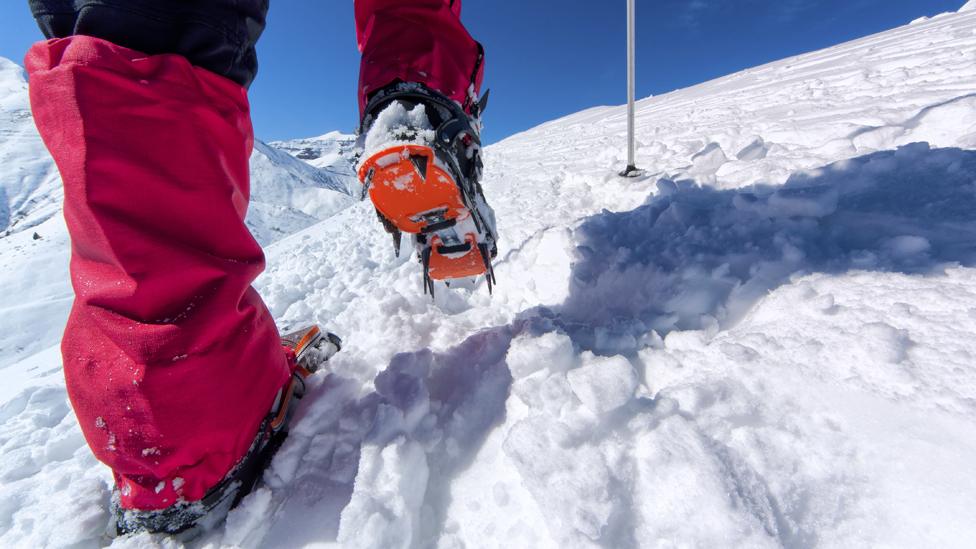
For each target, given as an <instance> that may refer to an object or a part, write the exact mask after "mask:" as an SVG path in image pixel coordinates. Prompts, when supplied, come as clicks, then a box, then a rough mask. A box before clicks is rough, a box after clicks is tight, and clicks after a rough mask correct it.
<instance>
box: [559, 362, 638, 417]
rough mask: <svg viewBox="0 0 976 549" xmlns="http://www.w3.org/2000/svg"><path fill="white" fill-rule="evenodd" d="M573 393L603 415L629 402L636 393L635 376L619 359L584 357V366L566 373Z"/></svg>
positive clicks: (632, 369) (593, 410) (587, 405)
mask: <svg viewBox="0 0 976 549" xmlns="http://www.w3.org/2000/svg"><path fill="white" fill-rule="evenodd" d="M567 376H568V377H569V385H570V386H571V387H572V388H573V393H575V394H576V396H577V398H579V399H580V401H581V402H582V403H583V405H584V406H586V407H587V408H589V409H590V411H592V412H593V413H596V414H603V413H606V412H610V411H613V410H616V409H617V408H620V407H621V406H623V405H624V404H627V402H629V401H630V399H631V398H633V396H634V392H635V391H636V390H637V373H636V372H635V371H634V367H633V366H631V364H630V361H628V360H627V359H626V358H624V357H622V356H615V357H610V358H604V357H598V356H596V355H594V354H593V353H589V352H587V353H584V354H583V367H582V368H579V369H577V370H573V371H571V372H569V374H567Z"/></svg>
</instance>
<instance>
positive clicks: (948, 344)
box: [0, 3, 976, 547]
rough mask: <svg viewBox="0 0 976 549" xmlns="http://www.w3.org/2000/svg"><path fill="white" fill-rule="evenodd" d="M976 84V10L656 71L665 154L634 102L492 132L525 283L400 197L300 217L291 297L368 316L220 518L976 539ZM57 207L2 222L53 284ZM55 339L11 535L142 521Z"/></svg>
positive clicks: (515, 256)
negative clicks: (735, 59) (449, 285)
mask: <svg viewBox="0 0 976 549" xmlns="http://www.w3.org/2000/svg"><path fill="white" fill-rule="evenodd" d="M970 4H971V3H970ZM970 4H967V7H969V6H970ZM974 90H976V11H974V10H972V9H968V10H966V11H961V12H960V13H958V14H946V15H942V16H938V17H934V18H931V19H929V20H926V21H918V22H915V23H914V24H912V25H908V26H905V27H901V28H898V29H894V30H892V31H889V32H885V33H881V34H878V35H875V36H871V37H868V38H864V39H861V40H857V41H854V42H850V43H847V44H842V45H839V46H836V47H834V48H829V49H827V50H823V51H819V52H814V53H810V54H806V55H801V56H798V57H793V58H790V59H785V60H783V61H780V62H777V63H772V64H769V65H765V66H762V67H757V68H754V69H750V70H746V71H743V72H741V73H737V74H734V75H730V76H727V77H725V78H720V79H718V80H715V81H712V82H707V83H705V84H702V85H699V86H695V87H692V88H688V89H685V90H680V91H676V92H673V93H670V94H667V95H663V96H660V97H654V98H650V99H647V100H644V101H642V102H641V103H640V104H639V110H638V128H639V134H638V138H639V147H638V157H637V160H638V165H639V166H641V167H643V168H645V169H646V170H647V171H648V173H647V175H646V176H644V177H642V178H638V179H622V178H619V177H617V176H616V175H615V172H616V171H618V170H619V169H621V168H622V167H623V165H624V163H625V160H624V151H625V146H624V144H625V138H624V132H625V129H626V119H625V110H624V109H623V108H621V107H599V108H594V109H590V110H587V111H584V112H582V113H578V114H576V115H572V116H569V117H566V118H563V119H561V120H556V121H553V122H550V123H548V124H544V125H542V126H540V127H538V128H535V129H533V130H530V131H528V132H524V133H522V134H519V135H516V136H514V137H512V138H510V139H507V140H505V141H503V142H501V143H499V144H497V145H494V146H492V147H489V148H488V149H487V151H486V156H487V161H488V164H487V166H486V181H485V185H484V186H485V190H486V193H487V195H488V199H489V201H490V202H491V203H492V205H493V206H494V207H495V209H496V213H497V214H498V224H499V230H500V233H501V236H502V238H503V240H502V242H501V256H500V261H499V263H498V267H497V274H498V280H499V286H498V287H497V288H496V293H495V296H494V297H489V296H488V294H487V292H486V291H485V288H483V287H482V286H481V285H471V286H468V287H462V288H455V289H453V290H447V289H445V288H443V287H439V288H438V293H437V299H436V301H433V302H432V301H431V300H430V299H429V298H428V297H425V296H424V295H423V293H422V291H421V273H420V270H419V268H418V265H417V263H416V261H415V260H414V259H413V258H410V257H407V256H406V254H405V255H404V256H403V257H401V258H400V259H396V258H394V256H393V254H392V253H390V250H389V239H388V236H387V235H386V234H385V233H384V232H383V230H382V229H381V228H380V227H379V226H378V224H376V223H375V221H374V218H373V216H372V212H371V208H370V205H369V203H368V202H355V203H352V205H351V206H350V207H347V208H345V209H343V210H341V211H339V212H338V213H336V214H335V215H334V216H332V217H330V218H328V219H326V220H325V221H323V222H320V223H317V224H315V225H312V226H309V227H307V228H305V229H303V230H301V231H299V232H297V233H295V234H293V235H291V236H288V237H286V238H284V239H282V240H280V241H278V242H275V243H273V244H271V245H270V246H268V247H267V253H268V260H269V261H268V263H269V270H268V272H267V273H266V274H265V275H264V276H263V277H262V278H261V279H259V283H258V288H259V290H260V291H261V293H262V295H264V297H265V298H266V300H267V302H268V304H269V306H270V307H271V309H272V311H273V313H274V314H275V316H276V318H277V319H278V320H279V323H280V324H281V325H282V326H283V327H286V326H290V325H295V324H301V323H307V322H311V321H315V322H319V323H321V324H323V325H325V326H328V327H329V328H330V329H331V330H333V331H335V332H337V333H339V334H341V335H342V336H343V337H344V339H345V343H346V346H345V348H344V350H343V351H342V352H341V353H340V354H339V355H337V356H336V357H335V359H334V360H333V363H332V364H331V368H330V372H328V373H326V374H320V375H318V376H316V377H314V378H313V379H311V380H310V382H311V390H310V393H309V394H308V395H307V396H306V398H305V400H304V401H303V403H302V406H301V408H300V409H299V411H298V414H297V417H296V422H295V425H294V428H293V431H292V434H291V436H290V437H289V439H288V441H287V442H286V443H285V445H284V447H283V448H282V449H281V451H280V453H279V454H278V456H277V457H276V459H275V461H274V462H273V464H272V467H271V469H270V470H269V472H268V473H267V474H266V475H265V478H264V480H265V483H264V486H263V487H261V488H260V489H259V490H258V491H257V492H255V493H254V494H253V495H251V496H250V497H249V498H248V499H247V500H245V501H244V503H243V504H242V505H241V507H240V508H238V509H237V510H235V511H234V512H232V513H231V516H230V517H229V519H228V521H227V523H226V525H222V526H221V527H219V528H218V529H216V530H215V531H213V532H210V533H209V534H207V535H206V536H205V537H204V538H202V539H200V540H197V541H195V542H193V543H192V544H191V545H193V546H207V547H223V546H238V547H301V546H312V545H314V546H323V547H329V546H344V547H430V546H437V547H597V546H603V547H636V546H682V547H684V546H688V547H811V546H822V547H872V546H886V547H923V546H935V547H968V546H971V544H972V539H974V538H976V522H974V521H973V520H972V517H973V514H972V509H973V508H974V507H976V475H974V474H973V473H972V465H971V464H972V463H973V462H976V419H974V418H976V368H974V359H976V338H974V337H973V335H972V334H973V333H974V332H976V175H974V174H976V93H974ZM304 147H305V146H304V145H295V146H290V147H286V148H287V149H288V150H289V151H290V152H292V154H295V156H296V157H299V158H301V157H302V155H303V153H302V151H303V150H304ZM309 149H310V151H311V152H310V153H308V154H306V155H305V156H308V157H312V156H315V154H317V152H316V151H319V150H320V149H316V148H315V147H311V146H310V147H309ZM324 156H325V154H324V153H323V154H321V155H320V156H319V157H320V158H321V157H324ZM310 160H311V161H313V162H314V161H315V158H310ZM290 166H291V167H292V168H295V169H297V167H296V166H295V165H290ZM313 167H314V166H313ZM350 227H355V230H350ZM41 228H43V227H41ZM38 230H39V231H40V229H38ZM46 232H47V230H46V229H44V231H42V232H41V235H42V239H41V240H39V241H34V240H30V238H32V237H31V236H30V235H26V234H24V235H23V236H21V235H19V234H18V235H12V236H10V237H5V238H4V239H0V244H3V245H6V244H5V242H7V241H8V239H14V238H20V240H10V242H16V245H15V246H17V247H19V248H17V247H14V248H3V249H0V254H2V255H0V257H3V258H4V261H3V262H0V276H2V277H5V278H0V282H2V283H3V288H4V289H5V290H6V289H7V288H8V286H7V284H12V283H13V284H20V285H19V286H17V287H15V291H16V292H22V293H24V295H26V296H27V297H26V298H24V299H25V303H30V304H32V305H31V306H34V305H36V306H38V307H40V304H39V303H40V301H41V300H42V299H48V298H49V297H50V296H51V295H54V294H52V293H50V292H49V291H47V290H45V291H42V290H37V291H36V292H35V293H30V291H31V290H30V283H29V282H27V281H25V279H28V278H30V275H27V274H25V273H28V272H30V273H33V272H34V270H35V269H37V268H39V267H41V266H42V264H40V263H38V264H33V263H32V264H26V263H25V261H29V260H28V259H25V257H31V256H30V253H29V251H30V250H31V249H32V248H31V246H39V245H40V244H39V243H42V242H48V240H49V239H48V237H47V236H45V234H46ZM50 240H51V241H52V242H53V243H52V244H51V247H52V248H51V249H52V250H53V249H54V248H55V247H57V249H58V250H60V253H61V254H63V253H64V251H63V250H64V245H65V244H64V242H63V241H55V240H54V239H53V238H52V239H50ZM11 249H16V250H20V252H18V253H23V254H24V255H21V256H17V255H11V254H12V252H10V251H8V250H11ZM51 253H54V252H51ZM11 264H12V265H15V266H14V267H8V265H11ZM25 265H28V267H25ZM2 269H12V270H9V271H3V270H2ZM17 269H20V270H17ZM3 273H8V274H3ZM18 274H19V276H17V275H18ZM59 276H63V273H60V274H59ZM50 283H51V284H54V281H53V279H52V280H51V281H50ZM4 293H5V294H10V293H15V292H7V291H5V292H4ZM64 297H65V296H62V298H64ZM4 299H7V298H4ZM5 312H7V314H5V315H4V318H6V319H7V321H6V322H5V326H6V325H9V323H10V322H16V319H17V318H20V317H19V313H16V312H14V311H7V310H5ZM11 319H13V320H11ZM36 319H37V322H36V323H25V326H24V327H23V328H22V329H23V330H27V331H28V333H29V332H30V331H31V330H40V328H38V327H37V325H40V324H42V323H44V322H45V321H46V320H47V318H46V317H44V315H43V314H42V313H41V312H38V313H37V314H36ZM38 340H40V341H47V342H50V343H52V346H51V347H50V348H45V349H41V348H40V347H38V348H37V349H34V348H32V351H31V353H26V352H24V353H22V354H20V355H18V356H17V360H18V362H16V363H15V364H13V365H11V366H8V367H7V368H5V369H4V374H5V375H4V377H5V381H6V384H5V385H3V386H0V402H3V403H4V404H3V405H2V407H0V455H2V459H0V545H4V546H76V547H86V546H97V545H101V544H106V543H110V542H111V540H108V539H107V538H105V537H104V536H103V529H104V526H105V523H106V521H107V514H106V511H105V505H106V501H107V499H108V493H109V490H110V488H111V479H110V476H109V475H108V473H107V471H106V470H105V469H104V468H103V467H101V466H99V465H98V464H97V463H96V462H95V460H94V458H93V457H92V456H91V454H90V453H89V452H88V450H87V448H86V447H85V445H84V441H83V439H82V437H81V434H80V431H79V429H78V425H77V422H76V421H75V419H74V416H73V415H72V414H71V412H70V407H69V405H68V403H67V400H66V396H65V392H64V388H63V382H62V381H61V376H60V364H59V357H58V354H57V349H56V348H55V347H54V346H53V342H54V341H53V339H52V338H51V337H48V338H47V339H42V338H38V337H34V339H33V340H32V341H38ZM35 350H36V351H37V352H36V353H35V352H34V351H35ZM28 354H29V355H30V356H28ZM24 357H26V358H24ZM113 543H114V545H115V546H120V547H123V546H145V545H152V544H159V545H164V546H171V545H175V544H173V543H170V542H166V541H164V540H161V539H151V537H149V536H137V537H134V538H130V539H121V540H115V541H114V542H113Z"/></svg>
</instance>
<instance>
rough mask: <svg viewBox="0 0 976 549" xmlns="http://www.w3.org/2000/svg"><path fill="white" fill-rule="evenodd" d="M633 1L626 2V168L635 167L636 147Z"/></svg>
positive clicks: (634, 15) (634, 17) (634, 14)
mask: <svg viewBox="0 0 976 549" xmlns="http://www.w3.org/2000/svg"><path fill="white" fill-rule="evenodd" d="M634 2H635V0H627V168H628V169H630V168H633V167H635V165H636V164H635V158H634V157H635V156H636V147H635V143H634V129H635V123H634V111H635V108H634V101H635V99H636V98H635V96H636V95H637V94H636V87H637V74H636V69H635V65H636V51H635V50H636V48H635V45H634V43H635V42H636V39H637V29H636V23H635V20H636V19H637V17H636V13H635V12H636V9H635V6H634Z"/></svg>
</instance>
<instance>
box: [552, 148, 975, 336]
mask: <svg viewBox="0 0 976 549" xmlns="http://www.w3.org/2000/svg"><path fill="white" fill-rule="evenodd" d="M658 191H659V192H658V193H657V194H656V195H654V196H652V197H651V198H650V199H649V200H648V202H647V203H646V204H645V205H644V206H641V207H639V208H637V209H635V210H633V211H629V212H622V213H611V212H604V213H602V214H599V215H596V216H593V217H591V218H590V219H588V220H587V221H585V222H584V223H583V224H582V226H581V227H580V228H579V230H578V231H577V234H576V241H577V244H578V247H577V251H578V254H577V255H578V257H577V261H576V263H575V264H574V267H573V277H572V280H571V283H570V284H571V288H570V296H569V298H568V299H567V300H566V302H565V303H564V304H563V305H562V306H560V307H557V308H554V309H553V312H554V313H555V314H556V316H557V317H558V318H559V319H560V323H561V324H562V325H563V326H564V329H565V330H566V331H567V332H568V333H569V334H570V336H571V337H573V339H574V341H575V343H576V344H577V345H578V346H579V347H581V348H583V349H590V350H593V351H595V352H598V353H609V354H614V353H623V354H629V353H633V352H635V351H636V350H638V348H639V347H640V346H641V342H640V339H641V338H642V337H644V336H645V335H646V334H647V333H648V332H649V331H650V330H655V331H657V332H658V334H660V335H664V334H666V333H667V332H670V331H672V330H688V329H701V328H707V327H709V326H715V325H717V326H719V327H727V326H729V325H731V324H734V323H735V322H736V321H737V320H738V319H740V318H741V317H742V315H744V314H745V313H746V312H747V311H748V310H749V309H750V308H751V307H752V306H753V305H754V304H755V303H756V302H757V301H758V300H759V299H760V298H761V297H762V296H763V295H765V294H766V293H768V292H769V291H770V290H772V289H774V288H776V287H777V286H779V285H781V284H783V283H785V282H788V281H789V280H790V278H791V277H793V276H795V275H799V274H809V273H844V272H848V271H857V270H863V271H883V272H898V273H906V274H913V275H929V274H934V273H938V272H940V271H942V270H943V269H944V268H945V266H946V265H950V264H959V265H963V266H972V265H976V151H965V150H961V149H930V148H929V146H928V145H927V144H925V143H916V144H912V145H908V146H905V147H902V148H900V149H898V150H895V151H884V152H878V153H873V154H869V155H866V156H862V157H859V158H855V159H851V160H846V161H842V162H837V163H834V164H831V165H829V166H826V167H823V168H820V169H817V170H813V171H810V172H805V173H799V174H795V175H794V176H792V177H791V178H790V179H789V181H788V182H787V183H786V184H784V185H782V186H766V185H758V186H753V187H748V188H742V189H735V190H724V191H723V190H716V189H714V188H711V187H702V186H699V185H697V184H695V182H694V181H677V182H672V181H660V182H659V183H658Z"/></svg>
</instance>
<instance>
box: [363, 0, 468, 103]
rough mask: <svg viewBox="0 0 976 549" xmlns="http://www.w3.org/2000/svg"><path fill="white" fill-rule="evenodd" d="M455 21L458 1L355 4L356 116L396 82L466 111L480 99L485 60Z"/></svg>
mask: <svg viewBox="0 0 976 549" xmlns="http://www.w3.org/2000/svg"><path fill="white" fill-rule="evenodd" d="M460 17H461V0H356V36H357V39H358V42H359V51H360V52H362V54H363V58H362V63H361V65H360V71H359V112H360V114H362V112H363V110H364V109H365V108H366V103H367V102H368V101H369V95H370V94H372V93H373V92H375V91H377V90H379V89H381V88H383V87H384V86H387V85H389V84H390V83H392V82H395V81H397V80H400V81H403V82H420V83H423V84H426V85H427V86H428V87H430V88H433V89H435V90H437V91H439V92H441V93H443V94H444V95H446V96H448V97H450V98H451V99H453V100H455V101H457V102H458V103H460V104H461V105H463V106H464V107H465V108H466V109H467V108H469V107H470V106H471V102H472V99H476V98H477V96H478V95H479V94H480V93H481V81H482V78H483V75H484V68H485V67H484V54H483V51H482V49H481V46H480V45H478V43H477V42H475V40H474V39H473V38H471V35H470V34H468V31H467V30H465V28H464V25H462V24H461V19H460Z"/></svg>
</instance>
